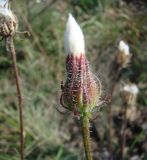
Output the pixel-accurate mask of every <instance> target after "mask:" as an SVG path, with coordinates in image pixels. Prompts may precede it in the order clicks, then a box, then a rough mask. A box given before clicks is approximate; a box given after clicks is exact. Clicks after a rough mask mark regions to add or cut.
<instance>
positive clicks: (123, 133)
mask: <svg viewBox="0 0 147 160" xmlns="http://www.w3.org/2000/svg"><path fill="white" fill-rule="evenodd" d="M126 126H127V105H126V104H125V105H124V112H123V125H122V144H121V160H124V148H125V143H126Z"/></svg>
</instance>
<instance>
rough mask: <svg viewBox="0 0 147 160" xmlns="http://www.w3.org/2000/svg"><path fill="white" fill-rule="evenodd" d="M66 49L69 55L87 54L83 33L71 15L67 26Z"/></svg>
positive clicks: (65, 35)
mask: <svg viewBox="0 0 147 160" xmlns="http://www.w3.org/2000/svg"><path fill="white" fill-rule="evenodd" d="M64 48H65V52H66V53H67V54H73V55H80V54H84V53H85V43H84V35H83V32H82V30H81V28H80V26H79V25H78V24H77V22H76V20H75V19H74V17H73V16H72V15H71V14H69V17H68V21H67V24H66V30H65V34H64Z"/></svg>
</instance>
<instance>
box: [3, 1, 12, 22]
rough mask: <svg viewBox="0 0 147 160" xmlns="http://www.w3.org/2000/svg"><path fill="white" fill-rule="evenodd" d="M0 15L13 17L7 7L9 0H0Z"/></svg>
mask: <svg viewBox="0 0 147 160" xmlns="http://www.w3.org/2000/svg"><path fill="white" fill-rule="evenodd" d="M0 16H4V17H6V18H11V19H14V18H15V17H14V14H13V13H12V11H11V10H10V9H9V0H0Z"/></svg>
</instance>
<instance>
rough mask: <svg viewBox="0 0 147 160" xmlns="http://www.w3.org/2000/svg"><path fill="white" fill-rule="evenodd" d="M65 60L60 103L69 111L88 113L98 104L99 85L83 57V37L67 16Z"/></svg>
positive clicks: (75, 23) (76, 25)
mask: <svg viewBox="0 0 147 160" xmlns="http://www.w3.org/2000/svg"><path fill="white" fill-rule="evenodd" d="M64 43H65V44H64V45H65V51H66V53H67V58H66V72H67V77H66V82H65V84H63V86H62V95H61V101H62V103H63V104H64V105H65V107H66V108H67V109H69V110H71V111H72V110H74V108H76V109H77V110H78V111H79V112H80V113H84V112H90V111H91V110H92V109H93V108H94V107H95V106H96V105H97V103H98V101H99V98H100V95H101V83H100V81H99V80H98V79H96V77H95V76H94V74H93V73H92V71H91V70H90V67H89V62H88V60H87V58H86V56H85V50H84V36H83V33H82V30H81V29H80V27H79V25H78V24H77V22H76V21H75V19H74V18H73V17H72V15H71V14H70V15H69V19H68V22H67V25H66V30H65V37H64Z"/></svg>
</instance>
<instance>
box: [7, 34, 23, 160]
mask: <svg viewBox="0 0 147 160" xmlns="http://www.w3.org/2000/svg"><path fill="white" fill-rule="evenodd" d="M6 49H7V51H8V52H9V53H10V54H11V58H12V64H13V70H14V77H15V83H16V90H17V97H18V109H19V121H20V159H21V160H24V138H23V108H22V93H21V87H20V80H19V72H18V68H17V61H16V53H15V47H14V43H13V37H12V36H10V37H7V38H6Z"/></svg>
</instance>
